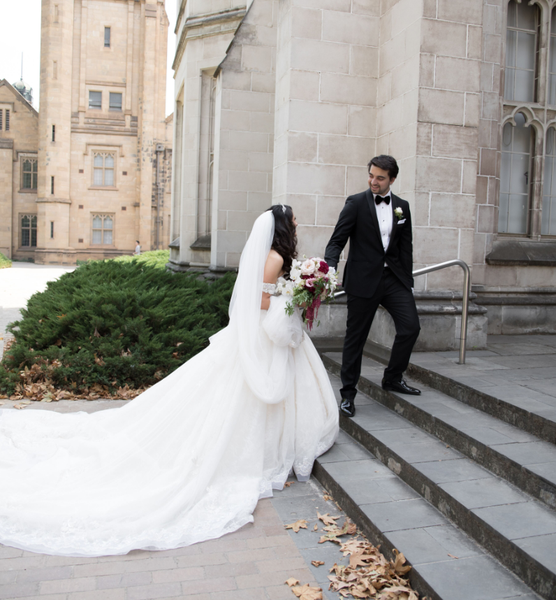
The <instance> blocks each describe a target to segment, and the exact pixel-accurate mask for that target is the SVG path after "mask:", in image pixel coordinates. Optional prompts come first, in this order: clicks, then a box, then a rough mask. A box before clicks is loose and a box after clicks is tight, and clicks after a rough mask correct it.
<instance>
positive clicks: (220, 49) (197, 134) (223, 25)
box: [170, 0, 247, 268]
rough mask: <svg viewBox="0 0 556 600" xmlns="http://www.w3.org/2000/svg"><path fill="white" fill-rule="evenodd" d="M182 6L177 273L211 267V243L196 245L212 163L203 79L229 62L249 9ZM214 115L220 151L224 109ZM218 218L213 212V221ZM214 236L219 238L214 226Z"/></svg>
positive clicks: (221, 4) (213, 3) (220, 0)
mask: <svg viewBox="0 0 556 600" xmlns="http://www.w3.org/2000/svg"><path fill="white" fill-rule="evenodd" d="M180 6H181V8H180V11H179V15H178V21H177V25H176V31H177V35H178V44H177V47H176V56H175V60H174V65H173V68H174V71H175V73H174V79H175V99H176V104H175V106H176V118H175V120H174V123H175V126H174V141H175V151H174V164H173V173H174V182H173V191H172V194H173V200H172V206H173V215H172V240H173V242H172V246H171V254H170V261H171V264H172V265H173V267H174V268H180V266H185V267H188V266H189V265H190V264H201V265H209V264H210V261H211V257H210V251H211V250H210V243H209V244H204V245H203V246H202V247H200V248H199V247H198V248H195V242H197V241H198V240H199V238H200V237H201V236H202V234H203V232H200V231H199V180H200V179H203V177H205V178H206V174H205V175H203V174H201V173H200V169H201V167H202V165H203V164H205V165H207V164H208V163H207V161H206V160H203V158H204V157H203V156H202V155H201V152H202V148H201V146H202V119H206V118H209V113H210V111H211V109H210V107H207V106H206V99H205V106H204V107H203V102H202V100H203V98H202V81H203V74H206V75H209V76H213V75H214V73H215V71H216V69H217V68H218V66H219V65H220V63H222V61H223V60H224V59H225V58H226V50H227V49H228V47H229V46H230V44H231V42H232V40H233V37H234V35H235V33H236V31H237V28H238V26H239V24H240V23H241V20H242V19H243V17H244V16H245V14H246V10H247V6H246V5H245V3H243V4H242V5H240V6H239V7H236V4H235V3H234V2H233V1H232V0H210V1H209V2H207V1H206V0H202V1H200V0H197V1H193V2H185V1H182V2H181V5H180ZM215 99H216V98H215ZM220 99H221V95H220ZM220 101H221V100H220ZM213 112H214V114H213V115H212V118H213V119H214V123H215V125H214V129H213V136H214V140H213V142H212V144H213V145H214V147H215V148H217V147H219V144H220V142H219V137H220V133H219V122H217V120H216V119H217V117H218V115H219V113H220V106H216V104H215V105H214V108H213ZM205 149H206V146H205ZM218 172H219V171H218V168H215V167H213V185H212V188H213V189H214V188H215V187H216V189H218V186H219V185H220V184H219V183H218V181H217V179H218ZM215 176H216V177H215ZM201 200H203V199H202V198H201ZM217 215H218V213H217V211H214V212H213V218H214V217H217ZM200 233H201V235H200ZM212 233H215V232H214V225H213V232H212ZM192 246H193V248H192Z"/></svg>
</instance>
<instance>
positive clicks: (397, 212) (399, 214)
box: [394, 206, 403, 219]
mask: <svg viewBox="0 0 556 600" xmlns="http://www.w3.org/2000/svg"><path fill="white" fill-rule="evenodd" d="M394 214H395V215H396V217H397V218H398V219H401V218H402V217H403V210H402V209H401V208H400V207H399V206H398V208H396V209H394Z"/></svg>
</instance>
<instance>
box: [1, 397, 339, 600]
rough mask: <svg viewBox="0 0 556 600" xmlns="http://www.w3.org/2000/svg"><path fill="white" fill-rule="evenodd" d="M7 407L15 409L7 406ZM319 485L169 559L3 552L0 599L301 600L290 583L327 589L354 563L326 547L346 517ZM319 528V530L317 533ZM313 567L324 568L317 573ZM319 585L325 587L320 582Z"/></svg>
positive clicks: (303, 486) (285, 495)
mask: <svg viewBox="0 0 556 600" xmlns="http://www.w3.org/2000/svg"><path fill="white" fill-rule="evenodd" d="M0 402H3V405H2V407H1V408H3V409H5V408H8V409H9V408H11V407H12V406H13V404H15V403H14V402H10V401H7V400H4V401H0ZM125 402H126V401H124V400H119V401H109V400H104V401H103V400H98V401H86V400H75V401H70V400H62V401H60V402H53V403H43V402H36V403H32V404H30V405H29V406H28V407H26V408H25V409H23V410H40V409H47V410H55V411H57V412H75V411H77V410H85V411H87V412H93V411H96V410H104V409H106V408H110V407H116V406H121V405H123V404H125ZM12 410H13V409H12ZM324 493H325V492H324V490H323V488H322V487H321V486H320V485H319V484H318V483H317V482H316V481H315V480H311V481H309V482H308V483H298V482H294V483H292V484H291V486H290V487H287V488H285V489H284V490H283V491H282V492H275V496H274V498H271V499H265V500H261V501H260V502H259V504H258V505H257V509H256V510H255V513H254V517H255V522H254V523H253V524H249V525H246V526H244V527H242V528H241V529H240V530H239V531H236V532H235V533H232V534H230V535H226V536H224V537H222V538H220V539H217V540H211V541H208V542H203V543H200V544H195V545H194V546H189V547H186V548H178V549H176V550H169V551H164V552H146V551H142V550H136V551H133V552H130V553H129V554H127V555H125V556H105V557H100V558H68V557H60V556H47V555H43V554H34V553H31V552H23V551H21V550H16V549H14V548H9V547H7V546H1V545H0V599H2V600H7V599H10V600H12V599H16V598H17V599H19V600H31V599H36V598H39V599H41V600H42V599H44V600H149V599H153V600H165V599H170V598H172V599H176V598H187V599H188V600H282V599H284V600H294V599H295V596H294V594H293V593H292V591H291V590H290V588H289V587H288V586H287V585H285V583H284V582H285V581H286V580H287V579H290V578H291V577H294V578H295V579H298V580H299V581H300V584H301V585H304V584H306V583H308V584H310V585H311V586H315V587H322V589H323V598H327V599H329V600H332V599H333V600H337V599H338V598H340V596H339V595H338V594H335V593H332V592H329V591H328V579H327V576H328V573H329V569H330V568H331V567H332V566H333V565H334V563H338V564H340V563H344V564H345V563H346V559H344V558H343V557H342V554H341V552H340V551H339V547H338V545H336V544H333V543H326V544H320V545H319V543H318V541H319V539H320V536H321V535H322V534H323V531H322V528H323V523H322V522H320V521H318V519H317V511H319V512H320V513H321V514H325V513H327V512H328V513H330V514H332V515H339V514H341V513H340V511H339V510H338V507H337V506H336V505H335V504H334V503H333V502H332V501H330V500H325V499H324V498H323V495H324ZM299 519H306V520H307V522H308V523H307V528H308V529H307V530H300V532H299V533H297V534H296V533H294V532H292V531H291V530H286V529H285V525H286V524H289V523H293V522H295V521H297V520H299ZM315 525H318V531H315V530H314V527H315ZM312 560H320V561H324V563H325V564H324V565H322V566H320V567H318V568H317V567H314V566H312V565H311V564H310V563H311V561H312ZM317 581H319V582H320V583H317Z"/></svg>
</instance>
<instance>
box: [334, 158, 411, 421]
mask: <svg viewBox="0 0 556 600" xmlns="http://www.w3.org/2000/svg"><path fill="white" fill-rule="evenodd" d="M368 170H369V189H368V190H367V191H365V192H361V193H359V194H355V195H354V196H350V197H349V198H348V199H347V200H346V203H345V206H344V208H343V209H342V212H341V213H340V218H339V219H338V223H337V224H336V227H335V229H334V233H333V234H332V237H331V238H330V241H329V242H328V246H327V247H326V251H325V255H324V259H325V261H326V262H327V263H328V264H329V265H330V266H331V267H337V265H338V261H339V259H340V253H341V252H342V250H343V249H344V246H345V245H346V243H347V241H348V239H349V255H348V259H347V263H346V268H345V273H344V281H343V286H344V289H345V290H346V293H347V307H348V317H347V331H346V337H345V341H344V350H343V356H342V371H341V377H342V389H341V390H340V393H341V395H342V401H341V404H340V412H341V413H342V414H343V415H345V416H346V417H353V416H354V415H355V395H356V394H357V390H356V389H355V386H356V385H357V382H358V380H359V375H360V373H361V360H362V356H363V347H364V346H365V342H366V341H367V336H368V335H369V330H370V328H371V324H372V322H373V318H374V316H375V313H376V311H377V308H378V306H379V304H381V305H382V306H383V307H384V308H385V309H386V310H387V311H388V312H389V313H390V315H391V316H392V318H393V319H394V324H395V326H396V337H395V339H394V345H393V347H392V353H391V355H390V362H389V363H388V367H387V368H386V369H385V371H384V378H383V379H382V388H383V389H385V390H392V391H394V392H401V393H402V394H412V395H415V396H417V395H419V394H420V393H421V391H420V390H418V389H416V388H413V387H410V386H409V385H407V383H406V382H405V381H404V379H403V377H402V376H403V372H404V371H405V370H406V369H407V365H408V364H409V357H410V355H411V350H412V349H413V346H414V344H415V341H416V340H417V337H418V335H419V330H420V326H419V317H418V315H417V308H416V306H415V299H414V298H413V291H412V288H413V275H412V268H413V242H412V233H411V215H410V213H409V204H408V203H407V202H406V201H405V200H402V199H401V198H398V196H396V195H394V194H393V193H392V191H391V190H390V186H391V185H392V184H393V183H394V181H395V180H396V177H397V176H398V171H399V169H398V163H397V162H396V160H395V159H394V158H393V157H392V156H386V155H384V154H383V155H381V156H376V157H375V158H373V159H372V160H371V162H370V163H369V164H368Z"/></svg>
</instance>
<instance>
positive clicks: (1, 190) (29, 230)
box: [0, 79, 39, 257]
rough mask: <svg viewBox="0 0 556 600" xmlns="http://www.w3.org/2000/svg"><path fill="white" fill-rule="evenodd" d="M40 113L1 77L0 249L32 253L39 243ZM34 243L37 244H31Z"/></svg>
mask: <svg viewBox="0 0 556 600" xmlns="http://www.w3.org/2000/svg"><path fill="white" fill-rule="evenodd" d="M38 128H39V114H38V113H37V111H36V110H35V109H34V108H33V107H32V106H31V104H29V102H27V100H26V99H25V98H24V97H23V96H22V95H21V94H20V93H19V92H18V91H17V90H16V89H15V88H14V87H13V86H12V85H10V83H9V82H8V81H6V80H5V79H3V80H1V81H0V252H1V253H2V254H4V255H5V256H12V252H13V249H14V247H17V248H19V249H20V256H21V257H32V256H33V255H34V247H36V245H37V158H38V157H37V148H38ZM32 244H33V245H34V247H33V246H32Z"/></svg>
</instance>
